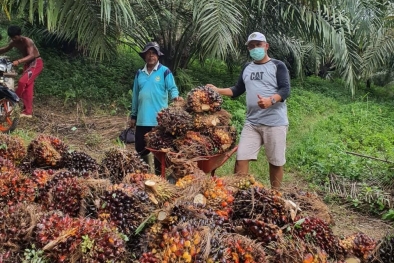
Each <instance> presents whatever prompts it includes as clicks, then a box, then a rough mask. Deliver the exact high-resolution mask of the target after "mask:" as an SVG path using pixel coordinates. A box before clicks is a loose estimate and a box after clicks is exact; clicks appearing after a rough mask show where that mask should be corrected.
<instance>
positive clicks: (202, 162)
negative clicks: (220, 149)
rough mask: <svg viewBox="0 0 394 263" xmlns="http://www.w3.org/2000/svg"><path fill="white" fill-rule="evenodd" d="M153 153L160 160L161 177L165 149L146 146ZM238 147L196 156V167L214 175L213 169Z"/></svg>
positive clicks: (164, 169)
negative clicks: (218, 152) (223, 151)
mask: <svg viewBox="0 0 394 263" xmlns="http://www.w3.org/2000/svg"><path fill="white" fill-rule="evenodd" d="M146 149H148V150H149V151H151V152H152V153H153V155H154V156H155V157H156V158H157V159H158V160H159V161H160V164H161V177H165V175H166V167H167V163H166V154H167V153H168V152H167V151H161V150H155V149H152V148H146ZM237 149H238V146H235V147H234V148H233V149H231V150H230V151H227V152H225V153H220V154H215V155H210V156H199V157H197V158H198V159H199V160H198V161H197V165H198V168H200V169H201V170H202V171H203V172H204V173H211V176H214V175H215V171H216V169H217V168H219V167H220V166H222V165H223V164H224V163H225V162H226V161H227V160H228V159H229V158H230V157H231V155H233V154H234V153H235V152H236V151H237Z"/></svg>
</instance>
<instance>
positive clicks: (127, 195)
mask: <svg viewBox="0 0 394 263" xmlns="http://www.w3.org/2000/svg"><path fill="white" fill-rule="evenodd" d="M152 211H153V205H152V204H151V202H150V200H149V196H148V194H147V193H146V192H145V191H142V190H141V189H139V188H138V187H133V186H131V185H127V184H114V185H111V186H109V187H108V189H107V190H106V191H105V192H104V193H103V195H102V196H101V197H100V204H99V208H98V211H97V212H98V216H99V218H100V219H101V220H105V221H109V222H111V223H113V224H115V225H116V226H118V227H119V228H120V229H121V230H122V232H123V233H125V234H126V235H128V236H130V235H133V234H134V233H135V231H136V229H137V228H138V227H139V226H140V224H141V223H142V222H143V221H144V220H145V219H146V218H147V217H148V216H149V215H150V213H151V212H152Z"/></svg>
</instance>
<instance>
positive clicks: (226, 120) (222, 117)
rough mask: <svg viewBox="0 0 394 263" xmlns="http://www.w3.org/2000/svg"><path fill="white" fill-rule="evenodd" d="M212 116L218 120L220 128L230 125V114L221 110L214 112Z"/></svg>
mask: <svg viewBox="0 0 394 263" xmlns="http://www.w3.org/2000/svg"><path fill="white" fill-rule="evenodd" d="M212 115H213V116H215V117H216V118H217V119H218V120H219V123H220V125H221V126H230V125H231V117H232V116H231V114H230V113H229V112H228V111H226V110H224V109H221V110H220V111H216V112H214V113H212Z"/></svg>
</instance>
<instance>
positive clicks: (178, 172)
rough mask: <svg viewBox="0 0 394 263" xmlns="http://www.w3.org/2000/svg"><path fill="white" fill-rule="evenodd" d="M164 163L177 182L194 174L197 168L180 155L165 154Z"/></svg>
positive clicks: (192, 162)
mask: <svg viewBox="0 0 394 263" xmlns="http://www.w3.org/2000/svg"><path fill="white" fill-rule="evenodd" d="M166 162H167V163H168V170H169V171H171V172H172V176H173V177H174V178H175V179H177V180H179V179H180V178H183V177H184V176H186V175H188V174H194V173H195V171H196V170H200V169H199V168H198V165H197V162H194V161H193V160H189V159H187V158H185V156H183V154H182V153H167V155H166Z"/></svg>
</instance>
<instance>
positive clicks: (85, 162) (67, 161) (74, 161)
mask: <svg viewBox="0 0 394 263" xmlns="http://www.w3.org/2000/svg"><path fill="white" fill-rule="evenodd" d="M64 167H66V168H67V169H69V170H75V171H78V172H82V173H84V174H85V176H89V173H87V172H91V173H96V172H98V170H99V164H98V163H97V161H96V160H95V159H93V158H92V157H91V156H90V155H88V154H87V153H84V152H79V151H73V152H71V153H68V154H67V155H66V156H65V157H64Z"/></svg>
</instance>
